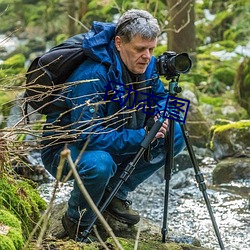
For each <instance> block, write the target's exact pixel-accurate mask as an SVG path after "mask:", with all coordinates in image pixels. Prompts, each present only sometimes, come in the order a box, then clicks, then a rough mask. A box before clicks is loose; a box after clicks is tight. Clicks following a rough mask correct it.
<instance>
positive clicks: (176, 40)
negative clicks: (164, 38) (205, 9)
mask: <svg viewBox="0 0 250 250" xmlns="http://www.w3.org/2000/svg"><path fill="white" fill-rule="evenodd" d="M167 5H168V9H169V17H168V19H169V20H168V21H169V22H168V32H167V34H168V50H172V51H175V52H176V53H181V52H187V53H189V55H190V57H191V58H192V61H195V60H196V54H195V51H196V39H195V24H194V22H195V11H194V5H195V0H180V1H176V0H167Z"/></svg>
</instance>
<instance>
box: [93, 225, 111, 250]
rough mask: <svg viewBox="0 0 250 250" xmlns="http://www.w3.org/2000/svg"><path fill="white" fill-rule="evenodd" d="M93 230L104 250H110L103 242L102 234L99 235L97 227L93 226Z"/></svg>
mask: <svg viewBox="0 0 250 250" xmlns="http://www.w3.org/2000/svg"><path fill="white" fill-rule="evenodd" d="M93 230H94V232H95V235H96V237H97V239H98V240H99V241H100V243H101V245H102V246H103V247H104V249H106V250H109V248H108V246H107V245H106V244H105V242H104V241H103V240H102V238H101V236H100V234H99V233H98V230H97V228H96V225H94V226H93Z"/></svg>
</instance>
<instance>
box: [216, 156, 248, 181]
mask: <svg viewBox="0 0 250 250" xmlns="http://www.w3.org/2000/svg"><path fill="white" fill-rule="evenodd" d="M249 178H250V158H246V157H241V158H231V157H229V158H226V159H224V160H222V161H220V162H219V163H218V164H217V165H216V167H215V169H214V171H213V183H214V184H221V183H228V182H230V181H232V180H240V179H243V180H244V179H249Z"/></svg>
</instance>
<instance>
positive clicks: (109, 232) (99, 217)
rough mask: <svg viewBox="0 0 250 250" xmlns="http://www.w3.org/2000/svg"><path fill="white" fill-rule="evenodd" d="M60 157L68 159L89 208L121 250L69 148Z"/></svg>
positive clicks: (121, 248)
mask: <svg viewBox="0 0 250 250" xmlns="http://www.w3.org/2000/svg"><path fill="white" fill-rule="evenodd" d="M61 157H62V158H65V159H67V160H68V164H69V166H70V168H71V170H72V172H73V176H74V178H75V181H76V183H77V184H78V187H79V189H80V191H81V192H82V194H83V196H84V198H85V199H86V201H87V202H88V204H89V206H90V208H91V209H92V210H93V211H94V213H95V214H96V215H97V217H98V219H99V220H100V222H101V223H102V225H103V226H104V228H105V230H106V231H107V232H108V234H109V235H110V236H111V237H112V238H113V240H114V243H115V245H116V246H117V247H118V249H119V250H123V247H122V246H121V244H120V243H119V241H118V240H117V238H116V236H115V235H114V233H113V231H112V229H111V227H110V226H109V224H108V223H107V222H106V220H105V219H104V217H103V216H102V214H101V213H100V211H99V210H98V208H97V207H96V205H95V203H94V202H93V200H92V198H91V197H90V195H89V193H88V191H87V190H86V188H85V186H84V184H83V182H82V180H81V178H80V176H79V174H78V173H77V170H76V168H75V165H74V162H73V160H72V158H71V153H70V150H69V149H64V150H63V151H62V152H61Z"/></svg>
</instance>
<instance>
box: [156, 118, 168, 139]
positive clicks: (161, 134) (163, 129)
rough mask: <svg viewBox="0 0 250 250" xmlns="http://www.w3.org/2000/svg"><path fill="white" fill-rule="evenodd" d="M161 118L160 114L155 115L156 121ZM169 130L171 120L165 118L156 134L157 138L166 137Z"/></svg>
mask: <svg viewBox="0 0 250 250" xmlns="http://www.w3.org/2000/svg"><path fill="white" fill-rule="evenodd" d="M158 118H159V115H156V116H155V117H154V121H155V122H156V121H157V120H158ZM168 131H169V120H168V119H166V120H164V122H163V124H162V126H161V128H160V129H159V131H158V132H157V134H156V135H155V139H159V138H165V135H166V133H167V132H168Z"/></svg>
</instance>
